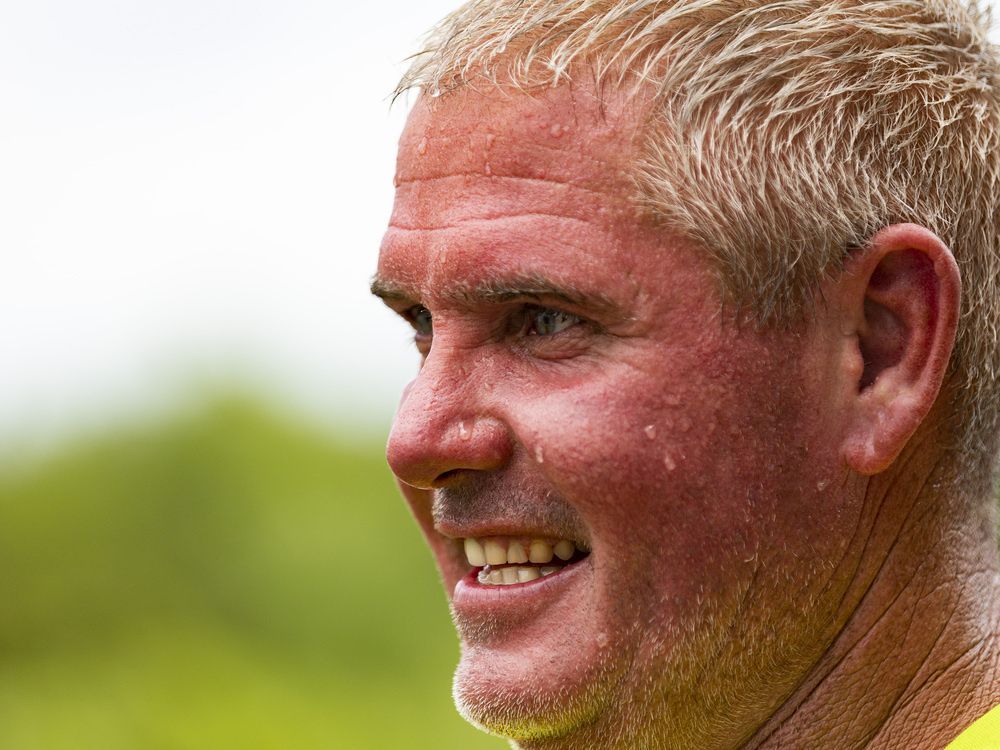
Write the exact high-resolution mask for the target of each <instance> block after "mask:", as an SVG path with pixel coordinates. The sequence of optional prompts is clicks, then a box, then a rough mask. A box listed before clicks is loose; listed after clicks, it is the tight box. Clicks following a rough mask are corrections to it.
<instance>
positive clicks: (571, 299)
mask: <svg viewBox="0 0 1000 750" xmlns="http://www.w3.org/2000/svg"><path fill="white" fill-rule="evenodd" d="M643 107H644V105H643V103H642V102H641V101H637V102H634V103H631V104H626V103H624V102H622V101H617V100H613V99H612V100H606V101H605V102H604V103H603V106H602V105H600V104H599V103H598V102H596V101H595V100H594V98H593V96H592V94H591V93H590V92H589V91H587V90H579V89H577V90H573V89H572V88H570V87H567V86H562V87H559V88H556V89H552V90H548V91H547V92H545V93H544V94H540V95H536V96H534V97H532V96H529V95H527V94H524V93H516V92H499V91H491V92H487V93H482V94H481V93H476V92H473V91H467V92H459V93H455V94H451V95H449V96H446V97H444V98H443V99H442V100H440V101H435V102H433V103H431V104H428V103H427V102H426V101H425V100H423V99H422V100H421V101H419V102H418V103H417V105H416V107H415V109H414V111H413V113H412V115H411V117H410V120H409V122H408V124H407V127H406V130H405V132H404V134H403V137H402V140H401V144H400V153H399V161H398V172H397V193H396V204H395V208H394V211H393V215H392V219H391V224H390V227H389V229H388V232H387V233H386V235H385V239H384V242H383V245H382V250H381V256H380V259H379V266H378V281H377V283H376V284H377V286H379V287H380V293H381V294H382V295H383V296H384V297H385V298H386V301H387V303H388V304H390V305H391V306H392V307H393V308H395V309H396V310H398V311H399V312H400V313H402V314H403V315H404V316H406V317H407V318H408V319H410V320H411V322H413V323H415V327H416V328H417V329H418V332H417V343H418V346H419V347H420V348H421V350H422V351H423V352H424V354H425V357H424V360H423V364H422V367H421V369H420V372H419V374H418V375H417V377H416V379H415V380H414V381H413V382H412V383H411V384H410V385H409V386H408V387H407V389H406V392H405V394H404V396H403V399H402V402H401V404H400V407H399V412H398V414H397V417H396V421H395V424H394V427H393V430H392V434H391V437H390V439H389V446H388V459H389V463H390V465H391V467H392V469H393V471H394V473H395V474H396V476H397V477H398V478H399V480H400V482H401V483H402V486H403V491H404V494H405V495H406V497H407V499H408V501H409V502H410V504H411V506H412V509H413V512H414V514H415V516H416V518H417V520H418V521H419V523H420V524H421V527H422V529H423V531H424V533H425V535H426V536H427V539H428V541H429V543H430V545H431V547H432V548H433V550H434V552H435V555H436V557H437V562H438V565H439V567H440V569H441V572H442V575H443V579H444V584H445V587H446V590H447V592H448V594H449V596H450V597H451V607H452V613H453V617H454V621H455V624H456V627H457V629H458V632H459V635H460V637H461V640H462V656H461V662H460V664H459V667H458V670H457V672H456V676H455V695H456V699H457V701H458V704H459V707H460V709H461V710H462V711H463V713H464V714H465V715H466V716H467V717H468V718H470V719H472V720H473V721H475V722H478V723H480V724H482V725H484V726H485V727H487V728H489V729H491V730H494V731H497V732H500V733H503V734H505V735H507V736H511V737H514V738H517V739H519V740H521V742H522V744H523V745H524V746H530V747H534V746H536V745H537V746H542V745H545V746H553V747H554V746H562V744H561V743H565V746H566V747H586V746H588V745H587V743H590V745H591V746H594V745H595V744H598V743H602V744H604V745H606V746H609V745H611V744H613V743H614V742H617V741H618V740H621V741H623V742H625V744H626V745H627V744H628V743H632V746H636V743H637V742H640V741H641V738H642V737H651V736H654V735H661V736H662V735H663V733H665V732H670V736H672V737H674V738H675V739H676V746H678V747H680V746H683V745H684V743H685V741H687V740H686V739H685V738H689V739H690V741H692V742H693V741H695V738H696V737H700V738H703V739H704V738H706V737H708V736H709V734H710V730H709V729H707V727H708V723H706V722H704V721H703V720H704V719H705V717H706V716H709V715H712V714H715V715H718V713H719V712H720V711H722V712H724V713H725V714H726V715H727V716H729V717H730V718H731V719H732V721H733V725H732V726H730V727H728V728H722V729H723V730H725V731H728V732H731V733H735V735H739V733H740V732H745V731H747V730H746V728H745V727H742V725H741V721H742V718H741V717H743V715H744V712H746V713H747V715H750V714H754V715H757V713H758V712H759V710H760V709H761V707H762V706H766V705H770V704H772V703H775V702H776V701H779V699H780V698H781V697H782V696H784V695H787V692H788V690H790V689H791V686H792V685H793V684H795V682H796V681H797V680H798V679H799V678H800V677H801V674H802V672H803V670H804V669H805V668H806V666H807V665H808V664H811V663H812V662H813V661H814V660H815V658H817V656H818V654H819V653H821V652H822V650H823V648H824V646H825V642H824V641H826V640H828V639H829V633H827V632H826V631H825V630H824V625H823V623H824V622H825V620H826V619H827V618H828V616H829V615H830V614H831V613H832V610H833V609H834V607H835V605H834V602H835V601H836V598H837V597H838V596H839V594H840V593H841V592H840V590H839V588H838V587H837V586H836V585H835V584H833V583H831V579H832V578H833V571H834V569H835V568H836V563H837V562H839V560H840V557H841V555H842V553H843V550H844V548H845V545H846V540H847V539H848V538H849V534H850V530H851V529H852V528H853V524H854V523H855V522H856V520H857V519H856V517H855V516H854V515H853V514H852V512H851V508H852V507H853V506H852V505H851V506H849V505H848V504H847V502H846V500H844V499H843V498H841V497H840V495H841V494H843V493H840V492H838V491H837V490H838V489H839V488H840V487H842V486H843V485H842V481H843V479H844V474H843V472H842V470H841V469H840V468H839V466H838V462H837V460H836V456H835V452H834V451H832V450H830V448H829V446H830V445H832V444H833V443H834V441H833V440H832V438H831V436H830V433H831V422H830V418H829V415H828V414H825V413H824V412H823V408H824V407H823V400H824V399H823V394H824V390H823V389H824V387H825V385H824V381H825V379H824V377H823V376H822V374H821V373H822V372H823V369H824V362H823V361H822V357H821V356H820V355H818V354H817V352H818V351H822V350H823V349H822V347H820V346H816V345H815V341H816V336H815V335H813V334H812V333H810V330H811V329H803V330H802V331H799V332H797V333H784V334H780V335H779V334H764V333H757V332H755V331H753V330H750V329H749V328H745V329H740V328H739V327H737V326H736V325H734V324H733V323H731V322H729V321H727V320H726V318H725V316H724V315H722V314H721V312H720V303H719V296H718V294H717V292H716V288H715V286H714V284H713V281H712V276H711V275H710V273H709V269H708V266H707V264H706V262H705V261H704V260H703V259H702V258H701V257H699V255H698V253H697V252H696V251H695V250H693V249H692V248H691V247H690V246H689V245H687V244H685V243H684V242H682V241H680V240H679V239H677V238H675V237H672V236H671V235H670V233H669V231H667V230H664V229H663V228H655V227H653V226H651V225H650V224H649V223H648V222H646V221H645V220H643V219H642V218H641V215H640V213H639V212H638V211H637V210H636V209H635V207H634V206H635V204H634V201H633V200H632V188H631V183H630V181H629V172H628V170H629V165H630V164H631V163H632V161H633V160H634V158H635V156H636V143H637V141H638V136H639V130H638V129H639V127H640V123H641V122H642V121H643V115H644V109H643ZM431 327H432V329H433V332H432V334H431ZM833 431H835V425H834V426H833ZM468 538H473V539H477V540H479V541H478V546H482V547H483V548H484V550H485V554H486V555H498V554H500V553H498V551H497V550H501V551H502V553H504V554H506V557H507V558H509V559H510V560H511V562H508V563H507V564H495V565H490V566H488V567H486V569H485V570H483V567H484V566H483V565H482V560H481V559H478V557H477V555H478V548H477V544H470V547H471V550H472V556H473V562H474V563H479V564H477V565H473V564H470V562H469V561H468V560H467V557H466V554H465V552H464V551H463V547H464V545H465V541H464V540H466V539H468ZM560 540H566V541H568V542H572V548H568V549H569V551H571V552H572V557H570V559H569V560H568V561H565V562H564V561H562V560H560V558H559V556H558V555H555V554H554V553H553V552H552V551H549V550H548V549H547V548H552V547H556V544H557V542H559V541H560ZM487 542H489V544H488V545H487V544H486V543H487ZM533 542H534V543H535V545H536V552H538V554H537V555H531V551H532V543H533ZM539 542H541V543H542V544H541V545H539V544H538V543H539ZM562 546H563V547H566V546H567V545H565V544H563V545H562ZM557 551H559V550H558V549H557ZM566 551H567V550H563V552H566ZM525 555H528V556H529V560H528V561H527V562H523V561H524V556H525ZM501 556H503V555H501ZM549 556H551V557H552V560H551V561H549V562H548V563H545V562H534V563H533V562H531V559H530V558H535V559H537V560H540V561H541V560H545V558H546V557H549ZM493 559H494V560H497V559H500V558H499V557H495V558H493ZM505 568H507V569H508V571H507V572H506V573H505V571H504V569H505ZM551 568H555V571H554V572H553V571H552V570H549V569H551ZM505 576H506V577H505ZM504 581H507V583H504ZM510 581H520V582H517V583H513V584H511V583H509V582H510ZM747 721H750V720H749V719H747ZM716 728H718V725H717V723H716ZM712 731H714V730H712ZM560 738H562V739H560ZM615 738H617V739H615ZM716 739H719V737H716ZM547 743H548V744H547Z"/></svg>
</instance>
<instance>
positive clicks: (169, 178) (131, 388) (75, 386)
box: [0, 0, 458, 444]
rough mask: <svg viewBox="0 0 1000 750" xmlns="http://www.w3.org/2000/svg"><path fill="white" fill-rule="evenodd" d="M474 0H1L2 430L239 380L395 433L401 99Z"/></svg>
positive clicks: (409, 357) (16, 432) (321, 412)
mask: <svg viewBox="0 0 1000 750" xmlns="http://www.w3.org/2000/svg"><path fill="white" fill-rule="evenodd" d="M457 4H458V0H419V2H413V1H412V0H411V1H410V2H391V1H388V0H383V1H382V2H377V3H376V2H369V3H355V2H350V3H346V2H332V1H331V0H315V1H311V2H310V1H305V0H299V1H293V0H286V1H282V2H279V0H267V1H259V2H247V1H246V0H238V1H237V0H170V2H154V0H133V1H132V2H128V1H127V0H120V1H119V2H113V1H112V0H90V1H89V2H86V3H83V2H78V0H61V1H55V0H53V1H49V2H45V1H44V0H31V2H20V3H15V2H12V1H9V0H8V2H5V3H4V4H3V7H2V8H0V260H2V263H0V440H2V441H3V442H5V443H8V444H9V443H10V442H11V441H14V442H19V441H23V440H25V439H28V438H30V439H32V440H39V439H43V438H46V436H48V437H49V438H51V436H53V435H59V434H62V433H63V432H65V431H66V430H68V429H69V430H72V429H79V428H80V427H81V426H88V425H93V424H94V423H100V422H103V421H105V420H107V419H108V418H119V417H121V416H122V415H124V414H129V413H134V412H143V411H146V410H149V409H150V408H155V407H156V405H157V404H159V405H161V406H162V405H163V404H169V403H170V398H171V394H173V395H176V394H177V393H179V392H183V390H184V386H185V385H186V384H189V383H190V381H191V379H192V376H194V379H195V380H196V381H197V380H199V379H200V380H212V379H224V378H225V377H226V376H228V375H236V376H238V377H242V378H243V379H244V380H249V381H251V382H253V383H256V384H257V385H258V386H260V387H262V388H264V389H265V390H267V391H270V392H272V393H274V394H276V395H278V396H279V397H281V398H283V399H284V400H286V401H287V402H288V403H291V404H293V405H296V406H298V407H300V408H302V409H304V410H306V411H308V412H309V413H311V414H313V415H314V416H315V417H316V418H317V419H319V420H320V421H325V422H332V423H337V422H340V423H345V422H346V423H354V424H356V423H358V421H359V420H360V419H361V418H362V417H363V416H364V415H368V416H369V417H370V419H371V421H372V424H373V426H375V427H383V426H384V425H385V424H386V423H387V421H388V418H389V416H390V415H391V413H392V410H393V408H394V406H395V403H396V399H397V396H398V393H399V391H400V389H401V387H402V385H403V384H404V383H405V382H406V381H407V380H408V379H409V378H410V377H411V376H412V373H413V372H414V369H415V366H416V356H415V355H414V353H413V348H412V346H411V345H410V344H409V343H408V336H407V333H406V330H405V327H404V326H402V325H401V324H400V323H399V322H398V321H396V320H395V318H394V317H393V316H391V315H390V314H389V313H387V312H385V311H384V310H382V309H381V306H380V305H379V304H377V303H376V302H375V301H374V300H372V299H371V298H370V296H369V295H368V292H367V285H368V279H369V276H370V274H371V273H372V271H373V270H374V266H375V259H376V255H377V249H378V244H379V240H380V238H381V234H382V231H383V228H384V226H385V222H386V220H387V218H388V215H389V210H390V207H391V202H392V172H393V162H394V152H395V143H396V139H397V137H398V134H399V131H400V129H401V128H402V124H403V120H404V116H405V112H406V104H405V102H398V103H397V104H396V106H395V107H394V108H392V110H390V108H389V101H388V93H389V92H390V91H391V90H392V88H393V86H394V84H395V82H396V80H397V79H398V77H399V75H400V73H401V72H402V70H403V67H404V66H403V63H402V60H403V59H404V58H405V57H406V55H408V54H410V53H411V52H413V51H415V50H416V48H417V41H418V38H419V36H420V35H421V34H422V33H423V32H424V31H425V30H426V29H427V28H428V27H429V26H430V25H431V24H433V23H434V22H435V21H437V20H438V19H439V18H441V17H442V16H443V15H445V14H446V13H447V12H448V11H449V10H451V9H452V8H453V7H454V6H455V5H457Z"/></svg>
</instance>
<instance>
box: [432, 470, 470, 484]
mask: <svg viewBox="0 0 1000 750" xmlns="http://www.w3.org/2000/svg"><path fill="white" fill-rule="evenodd" d="M462 471H463V469H449V470H448V471H446V472H443V473H441V474H438V477H437V479H436V480H435V481H434V483H435V484H443V483H445V482H447V481H448V480H449V479H452V478H453V477H457V476H458V475H459V474H461V473H462Z"/></svg>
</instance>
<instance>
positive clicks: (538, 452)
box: [535, 445, 545, 463]
mask: <svg viewBox="0 0 1000 750" xmlns="http://www.w3.org/2000/svg"><path fill="white" fill-rule="evenodd" d="M535 460H536V461H538V463H542V462H544V461H545V456H543V455H542V446H540V445H536V446H535Z"/></svg>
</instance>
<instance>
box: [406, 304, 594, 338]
mask: <svg viewBox="0 0 1000 750" xmlns="http://www.w3.org/2000/svg"><path fill="white" fill-rule="evenodd" d="M540 315H550V316H551V317H552V318H555V319H557V320H558V319H561V320H562V321H563V322H565V321H566V320H567V319H569V320H568V322H569V325H567V326H565V327H563V328H560V329H559V330H557V331H552V332H551V333H539V332H538V331H537V330H535V329H533V328H531V326H532V325H533V324H534V323H537V319H533V316H540ZM403 317H404V318H406V320H407V321H408V322H409V323H410V325H411V326H412V327H413V330H414V340H415V341H416V343H417V346H418V347H420V346H421V344H424V345H427V344H429V342H430V340H431V339H432V338H433V336H434V323H433V317H432V316H431V312H430V310H428V309H427V308H426V307H424V306H423V305H414V306H413V307H411V308H409V309H407V310H406V311H404V313H403ZM510 322H511V325H510V329H511V330H512V331H516V332H517V333H520V334H521V335H524V336H534V337H542V338H552V337H555V336H558V335H559V334H561V333H563V332H564V331H567V330H569V329H571V328H573V327H575V326H577V325H580V324H581V323H584V322H586V321H585V320H584V319H583V318H581V317H580V316H578V315H574V314H573V313H569V312H566V311H565V310H558V309H556V308H552V307H544V306H542V305H524V306H522V307H521V308H520V309H519V310H518V311H517V313H516V314H515V315H513V316H512V317H511V321H510ZM553 324H554V325H555V326H558V325H559V322H555V321H553Z"/></svg>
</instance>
